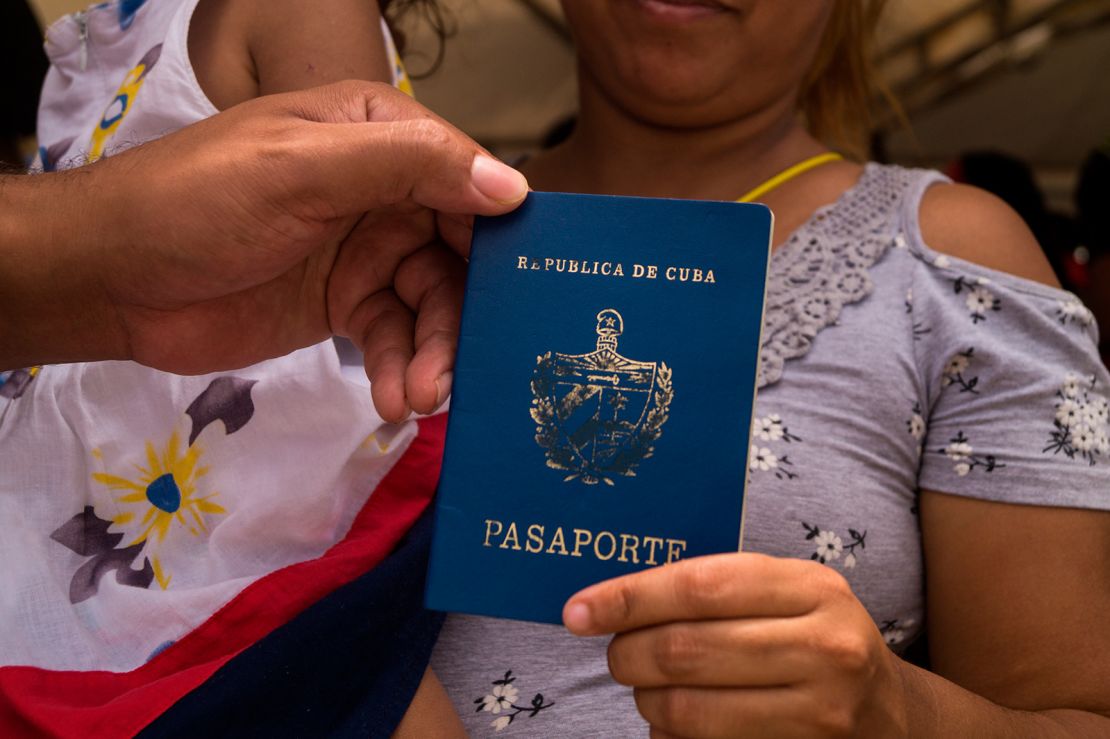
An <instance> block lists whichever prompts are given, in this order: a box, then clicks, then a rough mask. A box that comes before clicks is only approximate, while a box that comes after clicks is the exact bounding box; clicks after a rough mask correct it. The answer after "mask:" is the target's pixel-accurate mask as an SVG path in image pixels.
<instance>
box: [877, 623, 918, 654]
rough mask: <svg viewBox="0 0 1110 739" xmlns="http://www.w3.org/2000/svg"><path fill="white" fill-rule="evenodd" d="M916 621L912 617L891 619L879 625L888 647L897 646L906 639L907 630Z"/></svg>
mask: <svg viewBox="0 0 1110 739" xmlns="http://www.w3.org/2000/svg"><path fill="white" fill-rule="evenodd" d="M915 623H916V621H914V619H912V618H905V619H897V618H895V619H891V620H890V621H883V622H882V623H881V624H880V625H879V633H880V634H882V635H883V640H884V641H886V643H887V646H888V647H896V646H898V645H899V644H901V643H902V642H904V641H905V640H906V631H907V630H908V629H910V628H912V627H913V625H914V624H915Z"/></svg>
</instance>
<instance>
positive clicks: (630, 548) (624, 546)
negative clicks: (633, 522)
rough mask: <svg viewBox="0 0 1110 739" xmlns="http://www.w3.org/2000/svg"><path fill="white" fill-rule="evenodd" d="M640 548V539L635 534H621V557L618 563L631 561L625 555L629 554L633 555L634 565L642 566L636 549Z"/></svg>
mask: <svg viewBox="0 0 1110 739" xmlns="http://www.w3.org/2000/svg"><path fill="white" fill-rule="evenodd" d="M629 539H631V540H632V543H631V544H629V543H628V540H629ZM639 546H640V537H638V536H636V535H634V534H621V556H619V557H617V561H618V562H628V561H629V559H628V557H626V556H625V555H626V554H628V553H629V552H631V553H632V560H631V561H632V564H637V565H638V564H640V558H639V556H637V554H636V549H637V548H638V547H639Z"/></svg>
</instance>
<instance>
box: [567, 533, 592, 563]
mask: <svg viewBox="0 0 1110 739" xmlns="http://www.w3.org/2000/svg"><path fill="white" fill-rule="evenodd" d="M593 536H594V535H593V534H591V533H590V532H589V531H587V530H586V529H575V530H574V551H573V552H571V553H570V556H572V557H581V556H582V552H581V551H579V550H580V549H582V547H584V546H586V545H587V544H589V543H590V540H591V539H592V538H593Z"/></svg>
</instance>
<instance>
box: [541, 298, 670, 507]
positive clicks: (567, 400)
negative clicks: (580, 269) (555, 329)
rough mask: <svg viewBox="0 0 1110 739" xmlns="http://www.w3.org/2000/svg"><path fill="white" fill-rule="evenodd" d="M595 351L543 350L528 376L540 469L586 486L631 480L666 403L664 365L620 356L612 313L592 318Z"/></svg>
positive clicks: (618, 322)
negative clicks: (542, 455) (541, 453)
mask: <svg viewBox="0 0 1110 739" xmlns="http://www.w3.org/2000/svg"><path fill="white" fill-rule="evenodd" d="M597 318H598V327H597V335H598V337H597V348H596V350H595V351H593V352H590V353H588V354H562V353H558V352H547V353H546V354H544V355H542V356H540V357H537V359H536V369H535V371H534V373H533V376H532V393H533V399H532V418H533V420H534V421H535V422H536V423H537V429H536V442H537V443H538V444H539V445H540V446H541V447H542V448H544V449H545V450H546V451H547V455H546V456H547V465H548V467H551V468H554V469H560V470H568V471H569V472H570V473H571V474H569V475H567V476H566V477H565V480H567V481H570V480H574V479H579V480H581V481H582V482H584V483H586V484H590V485H593V484H597V483H598V482H605V483H607V484H609V485H612V484H613V478H614V477H618V476H624V477H631V476H634V475H635V474H636V467H637V465H638V464H639V463H640V462H641V461H642V460H643V459H645V458H646V457H649V456H651V453H652V451H653V445H654V442H655V441H656V439H658V438H659V436H660V434H661V433H662V426H663V423H664V422H665V421H666V419H667V414H668V409H669V406H670V401H671V398H672V396H673V391H672V389H671V377H670V375H671V372H670V369H669V368H668V367H667V365H666V364H665V363H662V362H644V361H637V360H633V359H628V358H627V357H623V356H621V355H620V354H619V353H618V352H617V338H618V337H619V336H620V335H621V334H622V333H623V329H624V321H623V319H622V318H621V316H620V314H619V313H618V312H617V311H616V310H613V309H612V308H607V309H605V310H603V311H601V312H600V313H598V316H597Z"/></svg>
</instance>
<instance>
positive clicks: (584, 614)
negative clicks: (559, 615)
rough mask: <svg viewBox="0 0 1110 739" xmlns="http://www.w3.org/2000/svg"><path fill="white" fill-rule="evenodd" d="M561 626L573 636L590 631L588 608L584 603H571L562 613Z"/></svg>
mask: <svg viewBox="0 0 1110 739" xmlns="http://www.w3.org/2000/svg"><path fill="white" fill-rule="evenodd" d="M563 624H564V625H565V626H566V627H567V629H568V630H570V631H572V632H574V633H575V634H585V633H588V632H589V630H590V607H589V606H587V605H586V604H585V603H571V604H570V605H569V606H567V607H566V610H564V611H563Z"/></svg>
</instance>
